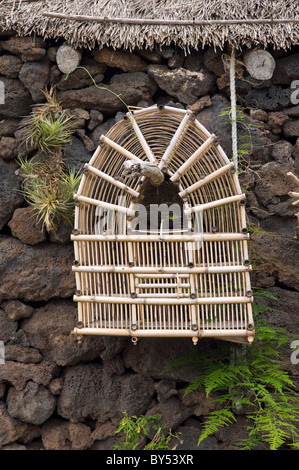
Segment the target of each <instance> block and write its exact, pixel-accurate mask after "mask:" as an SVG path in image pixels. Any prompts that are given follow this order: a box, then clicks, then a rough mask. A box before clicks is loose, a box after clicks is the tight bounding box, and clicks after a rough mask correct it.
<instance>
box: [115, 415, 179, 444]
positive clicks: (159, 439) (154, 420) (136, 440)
mask: <svg viewBox="0 0 299 470" xmlns="http://www.w3.org/2000/svg"><path fill="white" fill-rule="evenodd" d="M160 420H161V415H148V416H144V415H141V416H135V415H134V416H129V415H128V413H127V412H126V411H125V412H123V418H122V419H121V421H120V424H119V426H118V428H117V429H116V431H115V433H116V434H118V433H120V432H123V433H124V438H125V440H124V442H123V443H121V444H116V445H115V446H114V449H113V450H174V449H175V448H176V445H172V447H171V446H170V441H171V440H172V439H177V440H178V441H179V442H181V443H182V441H181V440H180V439H179V434H178V433H176V434H172V432H171V431H168V432H167V433H166V434H165V427H166V426H161V425H160V424H159V422H160ZM150 431H154V432H155V434H154V437H153V438H152V439H151V438H150V437H149V435H150Z"/></svg>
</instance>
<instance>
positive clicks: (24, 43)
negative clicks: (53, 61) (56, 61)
mask: <svg viewBox="0 0 299 470" xmlns="http://www.w3.org/2000/svg"><path fill="white" fill-rule="evenodd" d="M0 45H1V47H2V49H3V50H4V51H8V52H10V53H11V54H14V55H16V56H18V57H20V58H21V60H22V61H23V62H29V61H35V60H36V61H38V60H42V59H43V58H44V56H45V54H46V49H45V47H46V43H45V41H43V40H42V39H41V38H38V37H37V38H32V37H25V38H23V37H16V36H15V37H12V38H9V39H7V40H6V41H1V42H0Z"/></svg>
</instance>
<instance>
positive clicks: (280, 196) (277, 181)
mask: <svg viewBox="0 0 299 470" xmlns="http://www.w3.org/2000/svg"><path fill="white" fill-rule="evenodd" d="M289 171H294V169H293V165H292V163H284V164H278V163H276V162H269V163H267V164H266V165H263V166H262V167H261V169H260V170H259V171H258V175H257V178H256V184H255V194H256V197H257V199H258V201H259V202H260V204H261V205H262V206H264V207H268V208H269V209H270V211H271V213H277V214H279V215H284V216H289V217H292V216H293V215H294V213H295V208H294V206H292V201H291V199H290V198H289V197H287V196H288V192H289V191H293V190H295V184H294V183H293V181H292V180H291V179H290V178H289V177H288V176H287V173H288V172H289ZM281 211H282V213H281Z"/></svg>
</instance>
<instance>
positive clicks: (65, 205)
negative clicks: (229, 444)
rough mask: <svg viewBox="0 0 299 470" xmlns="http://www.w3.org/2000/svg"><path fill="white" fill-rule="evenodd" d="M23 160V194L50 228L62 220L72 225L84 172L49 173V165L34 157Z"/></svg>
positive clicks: (21, 162) (21, 163) (21, 160)
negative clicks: (47, 166)
mask: <svg viewBox="0 0 299 470" xmlns="http://www.w3.org/2000/svg"><path fill="white" fill-rule="evenodd" d="M19 163H20V167H21V171H22V176H23V189H22V194H23V195H24V198H25V199H26V201H27V202H28V203H29V204H30V205H31V206H32V208H33V210H34V211H35V213H36V215H37V218H38V220H39V221H41V222H42V223H43V224H44V225H45V228H46V230H47V231H48V232H49V231H51V230H53V229H54V228H56V226H57V225H58V224H59V223H60V222H64V223H66V224H71V223H72V220H73V216H74V194H75V192H76V191H77V189H78V186H79V181H80V172H77V173H76V172H75V171H70V172H66V171H63V170H62V169H61V170H60V171H59V172H58V173H56V174H55V175H49V174H48V173H47V172H45V165H43V164H41V163H39V162H37V161H35V160H34V159H33V160H30V161H28V160H27V159H20V160H19Z"/></svg>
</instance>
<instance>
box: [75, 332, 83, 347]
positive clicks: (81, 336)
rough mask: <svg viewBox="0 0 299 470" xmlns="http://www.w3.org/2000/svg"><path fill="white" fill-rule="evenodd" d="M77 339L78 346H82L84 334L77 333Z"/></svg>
mask: <svg viewBox="0 0 299 470" xmlns="http://www.w3.org/2000/svg"><path fill="white" fill-rule="evenodd" d="M75 341H76V343H77V344H78V346H81V344H82V341H83V335H76V336H75Z"/></svg>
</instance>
